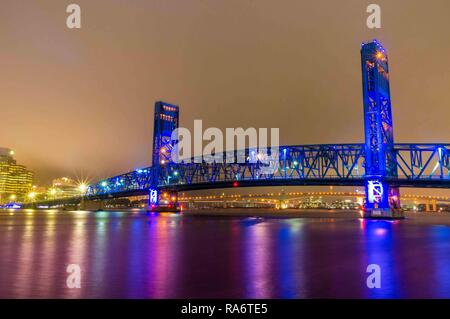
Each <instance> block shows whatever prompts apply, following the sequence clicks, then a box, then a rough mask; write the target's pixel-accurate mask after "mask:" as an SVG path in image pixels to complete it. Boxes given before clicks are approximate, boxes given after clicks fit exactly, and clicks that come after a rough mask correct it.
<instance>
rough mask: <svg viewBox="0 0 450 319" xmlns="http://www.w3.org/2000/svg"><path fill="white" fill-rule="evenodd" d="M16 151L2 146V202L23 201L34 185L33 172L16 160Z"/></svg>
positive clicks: (0, 165)
mask: <svg viewBox="0 0 450 319" xmlns="http://www.w3.org/2000/svg"><path fill="white" fill-rule="evenodd" d="M13 155H14V151H12V150H11V149H9V148H4V147H0V203H2V204H4V203H8V202H16V201H17V202H18V201H23V200H24V199H25V197H26V195H27V194H28V193H29V192H30V190H31V188H32V185H33V173H32V172H30V171H29V170H27V169H26V167H25V166H23V165H19V164H17V162H16V161H15V160H14V157H13Z"/></svg>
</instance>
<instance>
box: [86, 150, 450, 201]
mask: <svg viewBox="0 0 450 319" xmlns="http://www.w3.org/2000/svg"><path fill="white" fill-rule="evenodd" d="M279 151H280V152H279V159H278V162H277V165H275V167H276V169H275V170H274V171H273V172H272V173H267V172H264V170H262V168H264V167H267V165H266V164H264V163H262V162H261V161H259V160H256V161H255V160H254V157H253V156H252V152H255V151H254V150H248V149H247V150H245V151H244V154H245V162H243V163H235V161H236V156H237V153H238V152H235V156H233V160H232V162H230V153H222V154H215V156H216V158H217V157H218V158H222V159H223V163H221V162H220V161H214V162H212V163H207V162H206V161H202V162H200V163H195V162H194V161H195V159H194V158H193V159H191V160H190V161H188V162H184V163H173V162H169V163H167V165H162V166H160V167H159V172H158V175H154V174H153V169H152V167H148V168H144V169H138V170H135V171H132V172H129V173H126V174H123V175H118V176H115V177H111V178H108V179H105V180H102V181H100V182H99V183H97V184H95V185H92V186H90V187H89V189H88V192H87V194H86V195H87V196H88V197H90V196H91V197H103V196H105V195H106V196H107V195H112V196H114V194H115V195H123V196H130V195H144V194H147V192H148V189H149V188H150V187H152V186H153V187H154V186H155V185H157V187H158V188H160V189H168V190H174V191H180V190H195V189H210V188H226V187H236V186H239V187H243V186H273V185H342V186H354V185H361V186H362V185H364V176H365V153H364V144H322V145H295V146H281V147H280V148H279ZM393 154H394V156H393V158H394V163H395V167H396V170H395V172H396V173H397V174H395V175H394V176H386V179H387V181H389V183H390V184H392V185H395V186H400V187H450V160H449V155H450V144H394V149H393ZM227 160H228V161H229V162H227ZM155 179H156V180H155Z"/></svg>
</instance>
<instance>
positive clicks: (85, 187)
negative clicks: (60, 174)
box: [78, 183, 88, 194]
mask: <svg viewBox="0 0 450 319" xmlns="http://www.w3.org/2000/svg"><path fill="white" fill-rule="evenodd" d="M87 187H88V186H87V185H86V184H85V183H81V184H80V185H78V190H79V191H80V193H82V194H84V193H85V192H86V190H87Z"/></svg>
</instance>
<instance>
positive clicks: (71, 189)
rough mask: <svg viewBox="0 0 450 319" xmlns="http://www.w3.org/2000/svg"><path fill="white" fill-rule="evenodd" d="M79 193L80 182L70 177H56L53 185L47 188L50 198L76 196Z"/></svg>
mask: <svg viewBox="0 0 450 319" xmlns="http://www.w3.org/2000/svg"><path fill="white" fill-rule="evenodd" d="M79 195H80V190H79V185H78V183H77V182H76V181H75V180H73V179H71V178H69V177H61V178H57V179H54V180H53V182H52V187H51V188H49V189H48V190H47V197H48V198H49V199H52V198H62V197H76V196H79Z"/></svg>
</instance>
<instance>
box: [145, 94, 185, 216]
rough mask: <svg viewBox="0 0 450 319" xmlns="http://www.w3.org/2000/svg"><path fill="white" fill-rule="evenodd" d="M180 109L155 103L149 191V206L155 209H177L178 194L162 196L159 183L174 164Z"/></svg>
mask: <svg viewBox="0 0 450 319" xmlns="http://www.w3.org/2000/svg"><path fill="white" fill-rule="evenodd" d="M179 118H180V108H179V106H178V105H172V104H169V103H165V102H162V101H157V102H156V103H155V113H154V126H153V156H152V167H153V170H152V175H153V176H152V182H151V188H150V190H149V206H150V208H153V209H158V208H164V209H166V210H167V209H174V210H176V209H177V207H176V206H177V203H178V194H177V193H176V192H165V193H163V194H161V193H160V192H159V189H158V182H159V181H160V180H161V179H162V178H165V175H164V174H163V173H162V172H163V170H164V169H165V168H166V167H167V166H168V165H170V163H171V162H172V151H173V150H174V147H175V145H176V144H177V143H178V138H177V137H175V138H174V137H173V136H172V133H173V132H174V131H175V130H176V129H177V128H178V126H179Z"/></svg>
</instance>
